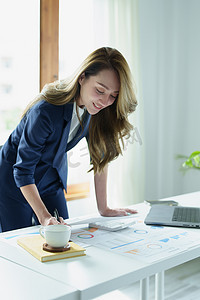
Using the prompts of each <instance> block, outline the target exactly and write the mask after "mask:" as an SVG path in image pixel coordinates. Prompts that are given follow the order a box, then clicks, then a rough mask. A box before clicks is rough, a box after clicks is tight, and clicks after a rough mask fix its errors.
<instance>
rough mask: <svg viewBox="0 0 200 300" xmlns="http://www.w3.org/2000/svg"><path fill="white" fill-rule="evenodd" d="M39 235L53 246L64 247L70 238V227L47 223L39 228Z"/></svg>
mask: <svg viewBox="0 0 200 300" xmlns="http://www.w3.org/2000/svg"><path fill="white" fill-rule="evenodd" d="M39 233H40V235H41V236H42V237H43V238H44V239H45V240H46V243H47V244H48V245H49V246H51V247H53V248H62V247H65V246H66V245H67V244H68V242H69V239H70V235H71V227H70V226H68V225H60V224H59V225H49V226H42V227H40V229H39Z"/></svg>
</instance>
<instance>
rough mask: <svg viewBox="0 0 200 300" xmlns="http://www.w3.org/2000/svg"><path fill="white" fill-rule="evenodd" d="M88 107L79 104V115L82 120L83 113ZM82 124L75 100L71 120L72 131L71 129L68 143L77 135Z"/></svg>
mask: <svg viewBox="0 0 200 300" xmlns="http://www.w3.org/2000/svg"><path fill="white" fill-rule="evenodd" d="M85 110H86V108H85V107H84V108H80V107H79V106H78V113H79V117H80V119H81V120H82V119H83V114H84V112H85ZM79 126H80V122H79V119H78V116H77V113H76V102H74V106H73V112H72V120H71V127H70V131H69V137H68V143H69V142H70V141H71V140H72V139H73V138H74V137H75V135H76V133H77V131H78V129H79Z"/></svg>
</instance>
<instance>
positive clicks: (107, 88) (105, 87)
mask: <svg viewBox="0 0 200 300" xmlns="http://www.w3.org/2000/svg"><path fill="white" fill-rule="evenodd" d="M97 83H98V84H100V85H101V86H103V87H104V88H105V89H106V90H110V89H109V88H108V87H107V86H106V85H105V84H103V83H101V82H98V81H97ZM113 93H119V91H114V92H113Z"/></svg>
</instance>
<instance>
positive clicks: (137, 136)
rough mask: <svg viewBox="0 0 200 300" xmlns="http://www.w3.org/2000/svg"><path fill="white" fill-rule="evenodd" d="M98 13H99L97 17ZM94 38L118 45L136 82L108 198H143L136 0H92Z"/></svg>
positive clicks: (126, 202)
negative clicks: (123, 144) (130, 129)
mask: <svg viewBox="0 0 200 300" xmlns="http://www.w3.org/2000/svg"><path fill="white" fill-rule="evenodd" d="M99 16H102V19H101V20H102V21H100V18H99ZM94 20H98V22H95V21H94V24H95V29H94V32H95V35H96V38H95V42H96V45H97V46H100V47H101V46H102V45H106V46H111V47H115V48H117V49H118V50H119V51H120V52H121V53H122V54H123V55H124V56H125V58H126V59H127V61H128V63H129V66H130V68H131V72H132V75H133V78H134V82H135V85H136V93H137V98H138V107H137V109H136V112H135V113H133V114H132V116H130V121H131V123H132V124H133V125H134V127H135V128H134V130H133V132H132V134H131V137H130V139H129V140H128V141H127V142H126V147H125V151H124V154H123V156H120V157H119V158H118V159H117V160H115V161H113V162H112V163H111V164H110V166H109V176H108V199H109V203H110V204H111V206H116V205H118V206H126V205H130V204H133V203H137V202H140V201H143V200H144V159H143V157H144V153H143V152H144V149H143V125H142V122H143V117H142V115H143V108H142V101H140V93H139V91H140V88H139V55H138V0H95V1H94Z"/></svg>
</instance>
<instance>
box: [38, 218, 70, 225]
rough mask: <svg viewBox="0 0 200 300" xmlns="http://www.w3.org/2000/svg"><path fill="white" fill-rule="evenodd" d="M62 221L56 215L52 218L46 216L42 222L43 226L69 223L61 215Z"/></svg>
mask: <svg viewBox="0 0 200 300" xmlns="http://www.w3.org/2000/svg"><path fill="white" fill-rule="evenodd" d="M59 220H60V222H58V220H57V219H56V218H55V217H52V216H51V217H50V218H45V219H44V220H43V221H42V222H41V225H42V226H48V225H59V224H61V225H67V223H65V221H64V219H63V218H62V217H59Z"/></svg>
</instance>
